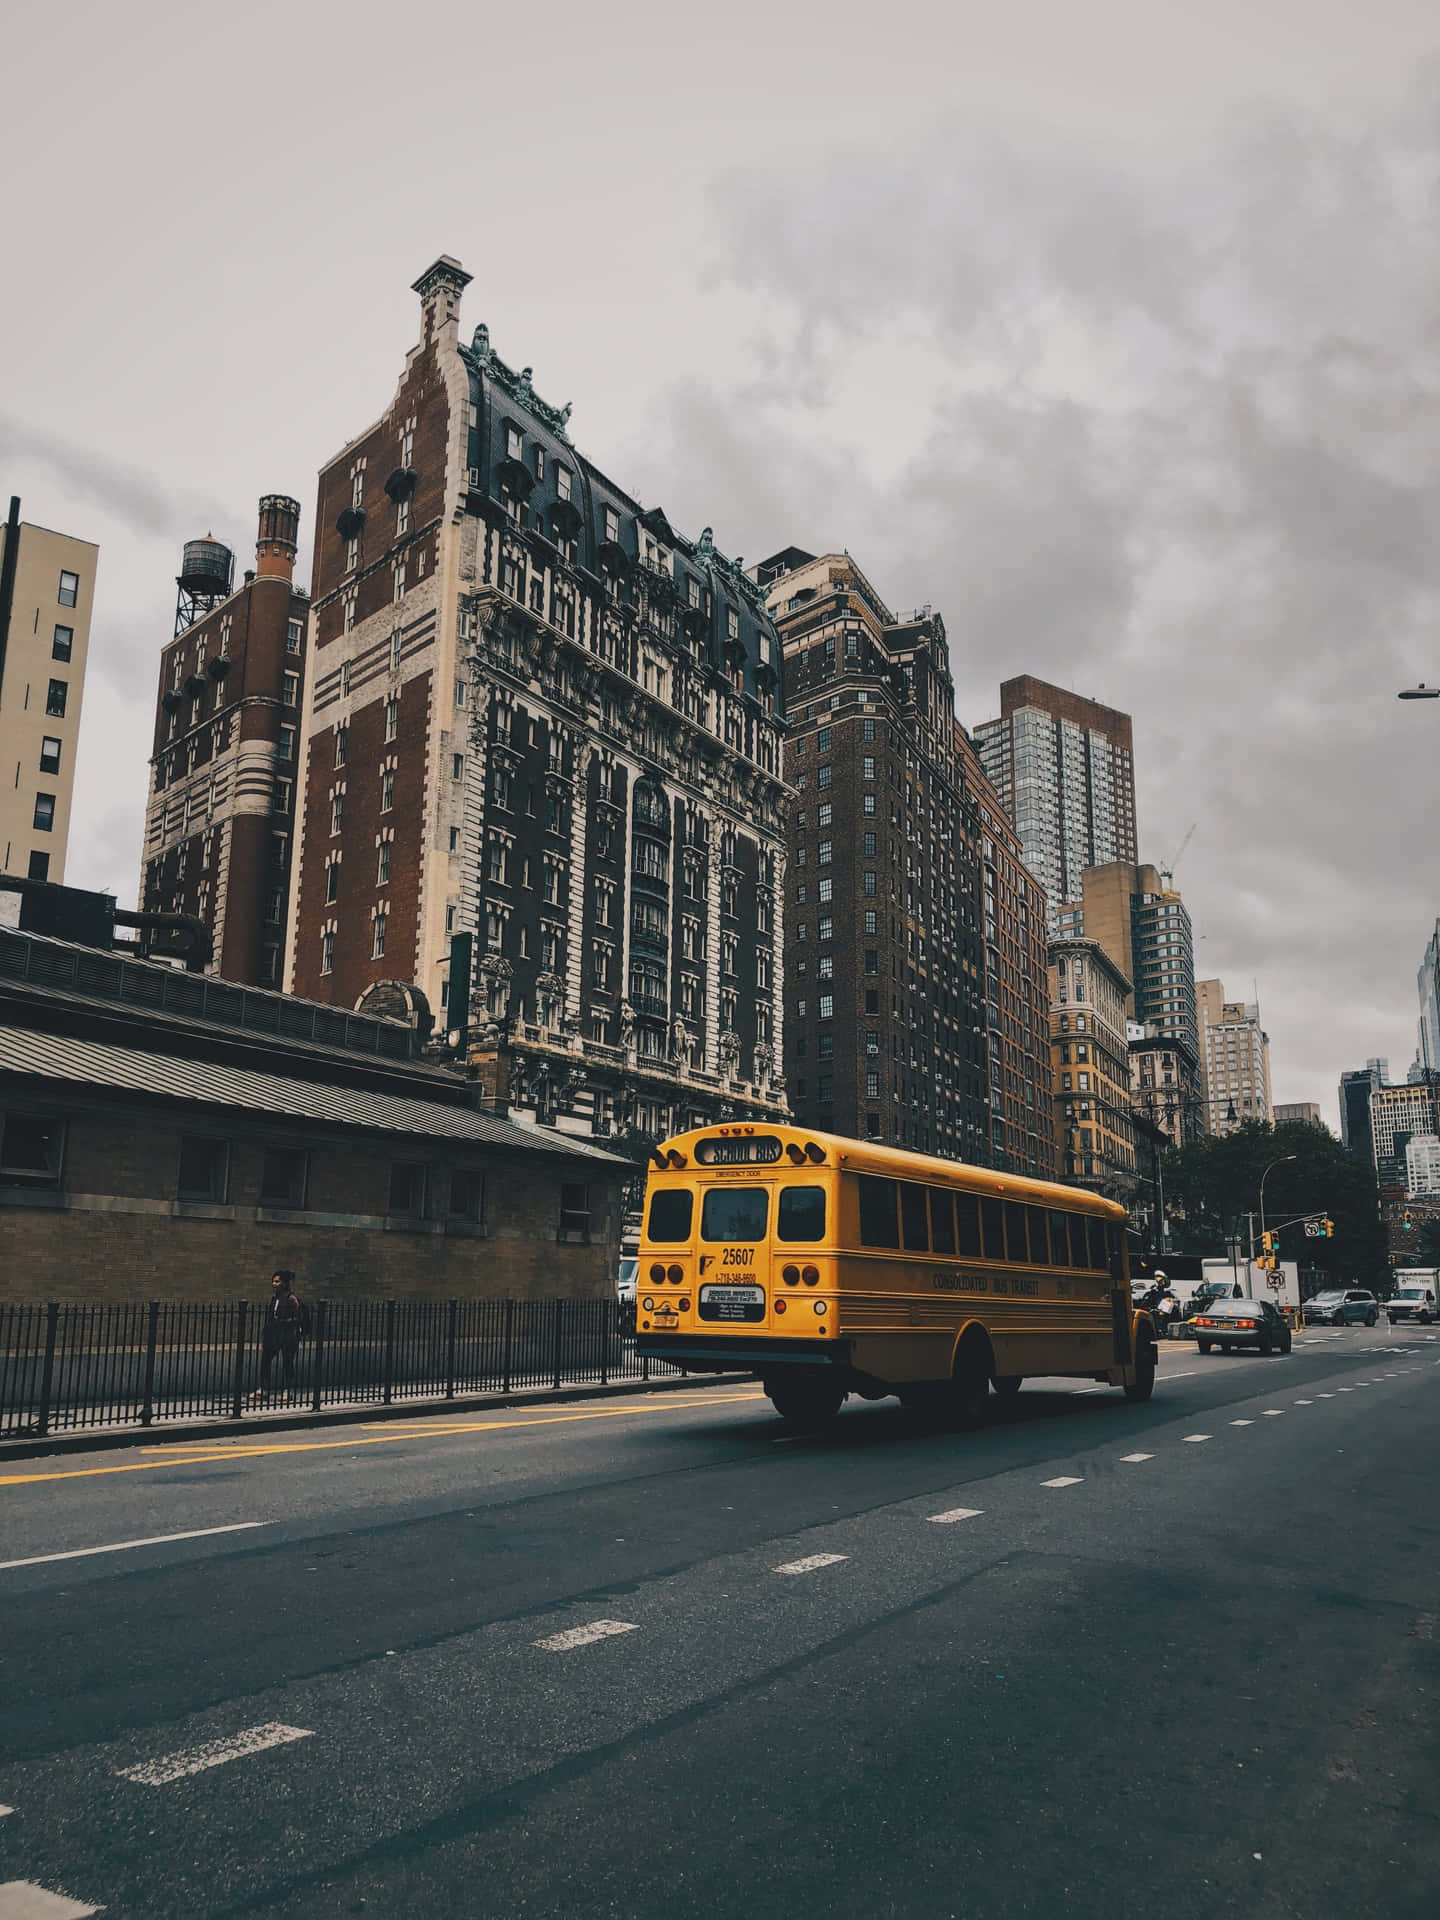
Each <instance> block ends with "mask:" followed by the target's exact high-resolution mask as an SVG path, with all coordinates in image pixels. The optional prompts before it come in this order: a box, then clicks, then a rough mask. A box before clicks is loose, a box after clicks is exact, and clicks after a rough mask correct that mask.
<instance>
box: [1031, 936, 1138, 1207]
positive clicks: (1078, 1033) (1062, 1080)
mask: <svg viewBox="0 0 1440 1920" xmlns="http://www.w3.org/2000/svg"><path fill="white" fill-rule="evenodd" d="M1129 997H1130V982H1129V980H1128V979H1127V978H1126V976H1125V975H1124V974H1123V973H1121V971H1120V969H1119V968H1118V967H1117V966H1116V965H1115V962H1114V961H1113V960H1112V959H1111V958H1110V956H1109V954H1108V953H1106V951H1105V949H1104V948H1103V947H1102V946H1101V945H1100V942H1099V941H1098V940H1089V939H1086V940H1052V941H1051V943H1050V1051H1051V1066H1052V1073H1053V1087H1054V1093H1053V1100H1054V1124H1055V1139H1056V1147H1057V1150H1058V1154H1059V1162H1060V1178H1061V1179H1062V1180H1070V1181H1074V1182H1075V1183H1076V1185H1078V1186H1084V1187H1094V1188H1095V1189H1097V1191H1100V1192H1104V1193H1107V1194H1111V1195H1113V1196H1114V1197H1116V1198H1122V1197H1128V1195H1129V1194H1130V1193H1131V1192H1132V1191H1133V1189H1134V1185H1135V1173H1136V1164H1135V1128H1134V1124H1133V1121H1132V1119H1131V1110H1130V1057H1129V1038H1128V1032H1127V1020H1126V1013H1125V1008H1126V1004H1127V1002H1128V1000H1129Z"/></svg>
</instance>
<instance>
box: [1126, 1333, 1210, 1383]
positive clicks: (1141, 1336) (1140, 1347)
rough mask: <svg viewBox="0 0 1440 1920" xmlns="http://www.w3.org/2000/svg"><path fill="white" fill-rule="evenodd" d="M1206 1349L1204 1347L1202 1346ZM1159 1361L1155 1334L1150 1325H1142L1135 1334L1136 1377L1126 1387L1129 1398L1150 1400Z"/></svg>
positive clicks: (1202, 1349)
mask: <svg viewBox="0 0 1440 1920" xmlns="http://www.w3.org/2000/svg"><path fill="white" fill-rule="evenodd" d="M1201 1351H1202V1352H1203V1351H1204V1348H1203V1347H1202V1348H1201ZM1158 1362H1159V1353H1158V1351H1157V1349H1156V1346H1155V1335H1154V1333H1153V1332H1152V1331H1151V1329H1150V1327H1149V1326H1141V1327H1140V1328H1138V1329H1137V1331H1136V1334H1135V1379H1134V1381H1133V1383H1132V1384H1131V1385H1130V1386H1128V1387H1126V1389H1125V1398H1126V1399H1127V1400H1148V1399H1149V1398H1150V1396H1151V1394H1152V1393H1153V1392H1154V1391H1155V1368H1156V1366H1157V1364H1158Z"/></svg>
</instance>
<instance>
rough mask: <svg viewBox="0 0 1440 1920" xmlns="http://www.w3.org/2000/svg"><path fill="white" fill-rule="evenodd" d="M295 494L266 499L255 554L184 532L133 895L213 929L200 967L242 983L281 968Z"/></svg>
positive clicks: (295, 703)
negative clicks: (238, 560)
mask: <svg viewBox="0 0 1440 1920" xmlns="http://www.w3.org/2000/svg"><path fill="white" fill-rule="evenodd" d="M299 525H300V506H299V502H298V501H295V500H291V499H289V498H288V497H287V496H286V495H284V494H279V493H269V494H266V495H265V497H264V499H262V500H261V502H260V519H259V530H258V535H257V539H256V545H255V565H254V568H253V569H247V571H246V573H245V576H244V580H243V582H242V584H241V585H240V587H239V588H238V589H235V588H233V584H232V573H233V561H232V558H231V555H230V552H229V549H228V548H226V547H224V546H222V545H221V544H220V542H219V541H217V540H210V539H206V540H192V541H190V542H189V543H188V544H187V546H186V548H185V564H184V565H183V567H182V569H181V572H180V574H179V576H178V577H177V580H176V585H177V587H178V589H179V597H178V604H177V608H176V617H175V628H176V632H175V637H174V638H173V639H172V640H170V641H169V642H168V644H167V645H166V646H165V648H164V649H163V651H162V652H161V655H160V683H159V688H158V691H157V693H156V700H155V732H154V742H153V748H152V752H151V757H150V797H149V801H148V804H147V805H146V809H145V849H144V855H143V868H142V871H141V876H140V905H141V908H142V910H144V911H146V912H152V913H182V914H187V915H190V916H191V917H192V918H195V919H198V920H200V921H202V922H203V923H204V925H205V926H206V927H207V928H208V929H209V930H210V934H211V941H212V957H211V960H210V963H209V966H208V968H207V971H208V972H210V973H214V974H218V975H219V976H220V977H221V978H222V979H225V980H234V981H238V982H239V983H240V984H242V985H244V986H259V987H276V986H279V984H280V982H281V980H282V979H283V978H284V959H285V922H286V912H287V906H288V895H289V888H290V860H291V852H292V847H293V841H294V831H295V800H296V793H295V781H296V771H297V767H298V762H299V756H298V741H299V734H300V711H301V708H300V702H301V692H302V689H303V686H304V680H305V653H306V646H305V638H306V627H307V625H308V618H309V601H308V599H307V597H306V595H305V593H304V591H303V589H301V588H299V587H297V586H296V585H295V583H294V572H295V551H296V535H297V533H298V530H299Z"/></svg>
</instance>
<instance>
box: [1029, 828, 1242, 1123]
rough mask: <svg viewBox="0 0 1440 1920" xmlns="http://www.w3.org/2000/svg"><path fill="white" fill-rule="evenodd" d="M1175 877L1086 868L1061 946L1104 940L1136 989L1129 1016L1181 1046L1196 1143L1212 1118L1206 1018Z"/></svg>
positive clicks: (1120, 866)
mask: <svg viewBox="0 0 1440 1920" xmlns="http://www.w3.org/2000/svg"><path fill="white" fill-rule="evenodd" d="M1169 877H1170V876H1169V875H1168V874H1164V873H1161V872H1160V871H1159V869H1158V868H1155V867H1152V866H1137V865H1136V864H1135V863H1134V862H1132V861H1125V860H1115V861H1111V862H1110V863H1109V864H1108V865H1106V866H1103V867H1087V868H1086V869H1085V871H1084V873H1083V874H1082V875H1081V897H1080V900H1079V902H1078V903H1075V904H1071V905H1068V906H1063V907H1061V909H1060V911H1059V913H1058V915H1057V916H1056V923H1057V931H1058V933H1059V935H1060V937H1062V938H1070V939H1073V938H1076V937H1084V938H1086V939H1090V940H1098V941H1099V942H1100V944H1101V946H1102V947H1104V949H1105V951H1106V953H1108V954H1109V956H1110V958H1111V959H1112V960H1113V961H1114V962H1115V964H1116V966H1117V967H1119V969H1120V971H1121V972H1122V973H1123V974H1125V975H1127V976H1128V978H1129V979H1130V980H1131V981H1132V982H1133V990H1132V993H1131V1003H1130V1016H1131V1018H1132V1019H1133V1020H1134V1021H1136V1022H1137V1023H1138V1024H1139V1025H1140V1026H1141V1027H1143V1028H1146V1029H1151V1030H1153V1031H1154V1032H1155V1033H1156V1034H1159V1035H1160V1036H1162V1037H1163V1038H1164V1039H1166V1040H1168V1041H1171V1042H1173V1043H1174V1047H1175V1049H1176V1054H1175V1057H1176V1062H1177V1065H1178V1066H1179V1068H1180V1071H1181V1073H1182V1076H1183V1077H1182V1080H1181V1082H1180V1084H1179V1086H1178V1088H1177V1103H1178V1106H1179V1109H1180V1111H1181V1113H1182V1114H1183V1117H1184V1128H1183V1138H1184V1139H1185V1140H1193V1139H1195V1138H1196V1137H1197V1136H1198V1135H1199V1133H1200V1132H1201V1130H1202V1126H1203V1123H1204V1116H1205V1107H1204V1097H1203V1094H1202V1091H1201V1086H1200V1065H1199V1063H1200V1017H1199V1012H1198V1009H1197V1006H1196V1001H1195V936H1194V932H1193V930H1192V928H1191V924H1190V914H1189V911H1188V909H1187V908H1186V905H1185V902H1184V900H1183V899H1182V898H1181V896H1180V894H1179V893H1178V892H1177V891H1176V889H1175V888H1174V887H1173V886H1171V885H1169V884H1168V882H1169Z"/></svg>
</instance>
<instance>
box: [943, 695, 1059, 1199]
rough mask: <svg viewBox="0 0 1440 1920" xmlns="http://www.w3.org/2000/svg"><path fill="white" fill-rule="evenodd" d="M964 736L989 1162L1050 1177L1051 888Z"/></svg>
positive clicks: (959, 729)
mask: <svg viewBox="0 0 1440 1920" xmlns="http://www.w3.org/2000/svg"><path fill="white" fill-rule="evenodd" d="M955 737H956V750H957V752H958V754H959V756H960V762H961V765H962V767H963V768H964V772H965V779H966V782H967V784H968V786H969V788H970V791H971V793H972V794H973V795H974V798H975V805H976V808H977V809H978V811H979V815H980V826H981V833H982V838H981V842H980V848H981V872H980V881H981V901H980V905H981V913H982V916H983V918H982V926H983V929H984V935H985V1019H984V1027H985V1034H986V1042H987V1049H988V1053H989V1060H990V1164H991V1165H992V1166H994V1167H1000V1168H1005V1169H1008V1170H1009V1171H1010V1172H1013V1173H1030V1174H1033V1175H1035V1177H1036V1178H1037V1179H1040V1180H1051V1179H1054V1177H1055V1171H1056V1165H1057V1159H1056V1142H1055V1115H1054V1075H1053V1071H1052V1063H1051V1058H1050V1012H1049V1003H1050V986H1049V972H1048V965H1049V961H1048V942H1047V937H1046V925H1047V917H1048V916H1047V913H1046V906H1045V889H1044V888H1043V887H1042V886H1041V884H1040V882H1039V881H1038V880H1037V879H1036V878H1035V876H1034V875H1033V874H1032V873H1031V872H1030V870H1029V868H1028V867H1027V866H1026V865H1025V862H1024V858H1023V855H1022V850H1021V846H1020V836H1019V834H1018V833H1016V831H1015V828H1014V826H1013V825H1012V824H1011V821H1010V816H1009V815H1008V814H1007V813H1006V811H1005V809H1004V807H1003V806H1002V805H1001V802H1000V796H999V795H998V794H997V793H996V791H995V789H994V788H993V787H992V786H991V784H990V782H989V780H988V779H987V778H986V777H985V774H984V771H983V769H982V768H981V765H980V759H979V755H978V754H977V753H976V751H975V748H974V746H973V745H972V743H971V740H970V737H969V735H968V734H967V733H966V731H965V729H964V727H963V726H961V725H960V723H959V722H958V721H957V722H956V723H955Z"/></svg>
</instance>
